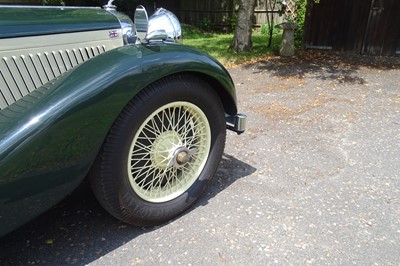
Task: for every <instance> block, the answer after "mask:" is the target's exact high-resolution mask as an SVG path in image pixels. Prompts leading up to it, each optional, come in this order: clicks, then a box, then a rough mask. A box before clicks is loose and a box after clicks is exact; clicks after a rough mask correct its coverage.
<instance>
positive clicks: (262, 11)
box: [156, 0, 282, 30]
mask: <svg viewBox="0 0 400 266" xmlns="http://www.w3.org/2000/svg"><path fill="white" fill-rule="evenodd" d="M267 1H268V0H257V6H256V9H255V12H254V19H253V24H254V26H255V27H259V26H262V25H263V24H266V23H267V15H268V14H270V13H274V17H275V21H276V22H277V23H279V22H280V21H282V17H280V16H279V14H278V10H269V9H268V3H267ZM156 6H157V7H164V8H168V9H169V10H171V11H173V12H174V13H175V14H176V15H177V16H178V18H179V20H180V21H181V22H182V23H185V24H190V25H202V24H206V23H209V24H210V26H211V27H212V28H214V29H225V30H227V29H228V30H229V29H231V28H232V25H233V24H234V22H235V17H236V14H237V11H238V8H239V5H238V3H237V0H191V1H184V0H160V1H157V2H156Z"/></svg>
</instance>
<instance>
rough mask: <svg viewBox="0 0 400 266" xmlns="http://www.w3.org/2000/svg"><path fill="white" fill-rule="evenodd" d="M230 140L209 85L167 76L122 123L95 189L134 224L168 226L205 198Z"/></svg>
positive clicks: (133, 104) (132, 105) (112, 135)
mask: <svg viewBox="0 0 400 266" xmlns="http://www.w3.org/2000/svg"><path fill="white" fill-rule="evenodd" d="M225 138H226V121H225V113H224V108H223V105H222V102H221V100H220V98H219V96H218V94H217V93H216V92H215V90H214V89H213V88H212V87H211V86H210V85H209V84H208V83H207V82H205V81H204V80H202V79H200V78H198V77H196V76H193V75H189V74H178V75H175V76H170V77H166V78H163V79H161V80H159V81H157V82H154V83H153V84H151V85H149V86H148V87H146V88H145V89H143V91H141V92H139V93H138V94H137V95H136V96H135V98H133V99H132V100H131V101H130V102H129V103H128V104H127V105H126V106H125V108H124V110H123V111H122V112H121V113H120V114H119V116H118V118H117V119H116V120H115V122H114V124H113V126H112V128H111V130H110V132H109V134H108V135H107V137H106V139H105V142H104V144H103V147H102V149H101V151H100V153H99V155H98V156H97V159H96V162H95V164H94V165H93V167H92V170H91V173H90V175H89V177H90V183H91V186H92V188H93V192H94V194H95V195H96V197H97V199H98V200H99V202H100V204H101V205H102V206H103V207H104V208H105V209H106V210H107V211H108V212H110V213H111V214H112V215H114V216H115V217H117V218H118V219H120V220H122V221H125V222H127V223H130V224H134V225H139V226H151V225H158V224H160V223H162V222H165V221H168V220H170V219H172V218H173V217H176V216H177V215H178V214H180V213H182V212H183V211H185V210H186V209H188V208H189V207H190V206H191V205H192V204H193V203H194V202H195V201H196V200H197V199H199V198H200V196H201V194H202V193H203V192H204V190H205V189H206V187H207V184H208V183H209V181H210V180H211V179H212V177H213V176H214V174H215V171H216V169H217V167H218V164H219V162H220V160H221V157H222V153H223V150H224V145H225Z"/></svg>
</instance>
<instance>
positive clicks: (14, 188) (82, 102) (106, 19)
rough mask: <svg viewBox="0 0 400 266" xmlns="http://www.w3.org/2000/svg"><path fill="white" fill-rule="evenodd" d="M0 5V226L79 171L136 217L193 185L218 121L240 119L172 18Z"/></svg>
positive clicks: (237, 126) (121, 215)
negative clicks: (186, 44)
mask: <svg viewBox="0 0 400 266" xmlns="http://www.w3.org/2000/svg"><path fill="white" fill-rule="evenodd" d="M134 21H135V24H134V23H133V22H132V20H131V19H130V18H129V17H128V16H126V15H124V14H121V13H119V12H117V11H116V8H115V7H114V6H113V5H112V1H110V2H109V3H108V4H107V5H106V6H104V7H103V8H77V7H26V6H25V7H23V6H1V7H0V236H1V235H4V234H6V233H8V232H10V231H11V230H13V229H15V228H17V227H18V226H20V225H22V224H24V223H26V222H27V221H29V220H31V219H32V218H34V217H35V216H37V215H39V214H40V213H42V212H44V211H45V210H47V209H48V208H50V207H51V206H53V205H55V204H56V203H57V202H59V201H60V200H61V199H62V198H64V197H65V196H66V195H68V194H69V193H71V192H72V191H73V190H74V189H75V188H76V187H77V186H78V185H79V184H80V183H81V182H82V181H83V180H84V179H85V178H88V179H89V180H90V184H91V187H92V189H93V191H94V194H95V195H96V197H97V198H98V200H99V202H100V203H101V205H102V206H103V207H104V208H105V209H106V210H107V211H108V212H110V213H111V214H112V215H114V216H115V217H117V218H118V219H120V220H122V221H124V222H127V223H130V224H134V225H139V226H152V225H157V224H160V223H163V222H166V221H168V220H169V219H171V218H173V217H175V216H176V215H178V214H180V213H181V212H183V211H184V210H185V209H187V208H188V207H189V206H190V205H191V204H192V203H193V202H194V201H195V200H196V199H198V198H199V197H200V195H201V193H202V191H204V189H205V187H206V184H207V182H208V181H209V180H210V178H212V176H213V175H214V173H215V171H216V168H217V166H218V163H219V161H220V159H221V156H222V153H223V149H224V145H225V136H226V129H227V128H228V129H231V130H233V131H235V132H237V133H242V132H244V130H245V122H246V117H245V115H242V114H239V113H238V110H237V104H236V92H235V88H234V85H233V82H232V79H231V77H230V76H229V74H228V72H227V71H226V70H225V69H224V67H223V66H222V65H221V64H219V63H218V62H217V61H216V60H214V59H213V58H211V57H209V56H208V55H206V54H204V53H202V52H200V51H198V50H194V49H192V48H190V47H187V46H184V45H182V44H180V40H181V28H180V25H179V21H178V20H177V18H176V17H175V16H174V15H173V14H172V13H171V12H169V11H167V10H165V9H158V10H157V11H156V12H155V13H154V14H153V15H152V16H151V17H150V18H148V17H147V13H146V11H145V9H144V8H143V7H141V6H139V7H138V9H137V10H136V13H135V17H134Z"/></svg>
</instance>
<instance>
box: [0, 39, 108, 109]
mask: <svg viewBox="0 0 400 266" xmlns="http://www.w3.org/2000/svg"><path fill="white" fill-rule="evenodd" d="M104 52H106V47H105V46H104V45H103V46H92V47H84V48H76V49H66V50H59V51H51V52H45V53H36V54H22V55H18V56H9V57H3V58H0V110H2V109H4V108H6V107H7V106H9V105H11V104H12V103H14V102H16V101H17V100H19V99H21V98H22V97H23V96H25V95H27V94H29V93H30V92H32V91H34V90H36V89H37V88H39V87H40V86H42V85H44V84H46V83H47V82H49V81H51V80H52V79H54V78H56V77H58V76H60V75H61V74H63V73H65V72H67V71H68V70H70V69H72V68H73V67H75V66H77V65H79V64H81V63H83V62H85V61H86V60H88V59H90V58H93V57H95V56H97V55H99V54H102V53H104Z"/></svg>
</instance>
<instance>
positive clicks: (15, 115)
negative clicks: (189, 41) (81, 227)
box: [0, 44, 237, 235]
mask: <svg viewBox="0 0 400 266" xmlns="http://www.w3.org/2000/svg"><path fill="white" fill-rule="evenodd" d="M181 72H190V73H193V74H194V75H198V76H200V77H202V78H204V79H205V80H207V81H208V82H209V83H210V84H212V85H213V87H214V88H215V89H216V90H217V91H218V93H219V94H220V95H222V96H224V97H225V98H224V99H222V101H223V102H224V105H225V107H226V112H227V113H231V114H233V113H236V111H237V110H236V98H235V97H236V96H235V89H234V86H233V82H232V80H231V78H230V76H229V74H228V73H227V72H226V70H225V69H224V68H223V67H222V66H221V65H220V64H219V63H218V62H216V61H215V60H213V59H212V58H210V57H208V56H206V55H205V54H203V53H201V52H199V51H197V50H193V49H191V48H189V47H185V46H181V45H175V44H174V45H159V46H146V47H145V46H141V45H138V46H124V47H121V48H118V49H115V50H112V51H109V52H107V53H104V54H102V55H100V56H97V57H95V58H93V59H91V60H89V61H87V62H85V63H83V64H82V65H80V66H78V67H76V68H74V69H72V70H71V71H69V72H67V73H66V74H64V75H62V76H61V77H59V78H58V79H57V80H55V81H53V82H52V83H49V84H46V85H45V86H43V87H41V88H39V89H38V90H36V91H35V92H33V93H31V94H29V95H27V96H25V97H24V98H22V99H20V100H19V101H17V102H15V103H14V104H12V105H10V106H9V107H7V108H5V109H3V110H1V111H0V235H3V234H5V233H7V232H8V231H10V230H12V229H14V228H15V227H17V226H19V225H21V224H23V223H25V222H26V221H28V220H30V219H31V218H33V217H34V216H36V215H38V214H40V213H41V212H43V211H44V210H46V209H47V208H49V207H50V206H52V205H54V204H55V203H56V202H58V201H59V200H61V199H62V198H63V197H65V196H66V195H67V194H68V193H70V192H71V191H72V190H73V189H75V188H76V186H77V185H78V184H79V183H80V182H81V181H82V180H83V179H84V177H85V176H86V174H87V173H88V171H89V169H90V167H91V165H92V163H93V161H94V159H95V158H96V156H97V153H98V151H99V149H100V147H101V145H102V143H103V140H104V138H105V137H106V135H107V133H108V131H109V129H110V127H111V126H112V124H113V122H114V120H115V119H116V117H117V116H118V115H119V113H120V112H121V110H122V109H123V108H124V106H126V104H127V103H128V102H129V101H130V100H131V99H132V98H134V97H135V95H136V94H137V93H138V92H139V91H141V90H142V89H144V88H145V87H146V86H148V85H150V84H151V83H153V82H154V81H156V80H159V79H162V78H164V77H166V76H170V75H173V74H176V73H181Z"/></svg>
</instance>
